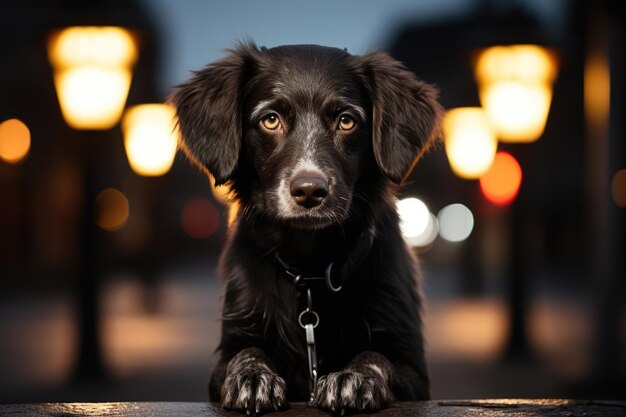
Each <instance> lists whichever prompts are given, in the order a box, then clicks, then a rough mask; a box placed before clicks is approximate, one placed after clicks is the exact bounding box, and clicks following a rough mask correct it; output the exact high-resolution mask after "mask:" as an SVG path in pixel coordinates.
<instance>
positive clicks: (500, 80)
mask: <svg viewBox="0 0 626 417" xmlns="http://www.w3.org/2000/svg"><path fill="white" fill-rule="evenodd" d="M474 72H475V77H476V80H477V82H478V90H479V91H478V92H479V96H480V102H481V104H482V106H483V108H484V109H485V111H486V112H487V116H488V117H489V121H490V122H491V125H492V126H493V128H494V129H495V131H496V133H497V135H498V137H499V139H500V140H501V141H502V142H533V141H535V140H537V139H539V137H540V136H541V134H542V133H543V130H544V128H545V125H546V120H547V118H548V112H549V110H550V103H551V101H552V84H553V82H554V80H555V78H556V73H557V60H556V55H555V54H554V52H552V51H551V50H549V49H547V48H544V47H541V46H538V45H509V46H493V47H489V48H486V49H484V50H482V51H481V52H480V54H479V56H478V59H477V61H476V66H475V68H474Z"/></svg>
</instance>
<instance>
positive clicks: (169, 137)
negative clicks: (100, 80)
mask: <svg viewBox="0 0 626 417" xmlns="http://www.w3.org/2000/svg"><path fill="white" fill-rule="evenodd" d="M175 116H176V111H175V109H174V108H173V106H171V105H169V104H156V103H153V104H140V105H136V106H132V107H130V108H128V109H127V110H126V112H125V113H124V116H123V118H122V131H123V133H124V149H125V150H126V157H127V158H128V163H129V165H130V167H131V169H132V170H133V172H134V173H135V174H137V175H138V176H139V177H142V187H141V189H142V191H143V196H142V197H143V201H144V202H145V204H146V206H147V207H148V210H147V212H148V213H149V215H148V216H147V217H148V219H149V220H148V221H150V222H151V227H150V228H149V230H151V231H155V230H158V228H159V227H160V222H159V221H157V219H156V217H157V216H156V214H155V213H156V212H157V211H158V210H159V209H160V207H161V205H160V204H158V202H157V198H158V195H160V194H161V193H159V192H158V188H159V187H160V186H161V184H162V182H161V178H159V177H162V176H163V175H165V174H166V173H167V172H168V171H169V170H170V168H171V167H172V164H173V163H174V157H175V156H176V150H177V141H178V129H177V126H176V119H175ZM158 242H159V239H155V238H152V237H148V238H147V239H146V241H145V243H144V245H143V248H144V249H143V250H144V252H143V253H142V256H141V259H142V263H141V270H142V271H141V275H142V278H143V281H144V283H145V286H144V288H145V292H144V297H143V301H144V303H143V304H144V308H145V309H146V310H147V311H149V312H154V311H156V309H157V308H158V297H157V296H158V292H157V286H156V284H157V275H158V272H157V271H158V266H157V265H158V262H159V256H158V246H157V245H158V244H159V243H158Z"/></svg>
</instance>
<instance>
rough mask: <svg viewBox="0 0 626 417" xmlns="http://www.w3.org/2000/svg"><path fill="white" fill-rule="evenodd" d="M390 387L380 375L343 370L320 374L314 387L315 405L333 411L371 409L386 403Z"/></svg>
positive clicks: (369, 410)
mask: <svg viewBox="0 0 626 417" xmlns="http://www.w3.org/2000/svg"><path fill="white" fill-rule="evenodd" d="M389 395H390V393H389V388H388V387H387V385H386V384H385V383H384V381H383V380H382V379H381V378H377V377H375V376H369V375H365V374H363V373H361V372H358V371H352V370H346V371H342V372H334V373H331V374H328V375H326V376H323V377H321V378H320V379H319V381H318V382H317V387H316V389H315V405H316V406H317V407H318V408H321V409H323V410H327V411H330V412H332V413H340V414H341V415H344V414H346V413H353V412H373V411H378V410H380V409H382V408H384V407H385V406H386V405H387V404H388V403H389Z"/></svg>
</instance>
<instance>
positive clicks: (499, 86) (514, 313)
mask: <svg viewBox="0 0 626 417" xmlns="http://www.w3.org/2000/svg"><path fill="white" fill-rule="evenodd" d="M556 75H557V58H556V54H555V53H554V52H553V51H552V50H550V49H548V48H544V47H542V46H539V45H529V44H517V45H506V46H492V47H489V48H485V49H483V50H481V51H480V53H479V54H478V58H477V60H476V63H475V67H474V76H475V78H476V81H477V83H478V91H479V97H480V101H481V105H482V107H483V108H484V109H485V112H486V114H487V117H488V119H489V121H490V124H491V126H492V128H493V129H494V131H495V132H496V134H497V136H498V138H499V140H500V141H502V142H507V143H530V142H534V141H536V140H538V139H539V138H540V137H541V135H542V134H543V131H544V129H545V126H546V121H547V119H548V113H549V111H550V104H551V101H552V86H553V83H554V80H555V78H556ZM499 156H500V158H499V159H498V161H499V162H500V164H502V163H504V162H506V160H507V159H512V157H511V156H510V155H508V158H507V157H506V156H505V155H504V154H503V155H499ZM512 160H513V161H515V160H514V159H512ZM513 165H516V163H514V164H513ZM518 170H519V182H517V183H516V185H515V187H514V191H515V192H514V193H512V194H511V197H510V198H506V199H503V200H501V201H502V202H503V203H498V202H496V203H495V204H501V205H506V204H512V206H513V207H512V218H511V230H510V242H511V245H510V251H511V255H510V260H509V270H508V271H507V272H508V279H509V286H508V292H507V298H508V305H509V309H510V320H509V323H510V328H509V337H508V342H507V346H506V354H507V355H508V356H509V357H522V358H523V357H526V356H528V355H529V353H530V349H529V346H528V337H527V334H526V310H527V305H528V296H529V294H528V291H529V289H528V283H527V277H526V273H527V265H526V264H527V259H526V253H525V252H526V250H527V249H526V248H525V246H524V239H523V233H524V225H523V219H524V216H525V213H524V212H523V209H522V207H521V205H520V204H519V202H518V203H517V204H513V203H514V200H515V198H516V194H517V190H519V188H520V187H521V169H520V167H519V166H517V167H516V169H513V170H511V172H512V173H511V174H507V175H506V176H507V177H508V178H507V179H509V180H516V181H517V172H518ZM500 176H502V175H500ZM488 182H490V180H489V179H488V178H484V179H482V178H481V187H482V190H483V193H485V195H486V196H487V198H488V199H490V201H499V200H498V198H494V197H495V195H489V192H488V191H487V188H486V186H487V184H488Z"/></svg>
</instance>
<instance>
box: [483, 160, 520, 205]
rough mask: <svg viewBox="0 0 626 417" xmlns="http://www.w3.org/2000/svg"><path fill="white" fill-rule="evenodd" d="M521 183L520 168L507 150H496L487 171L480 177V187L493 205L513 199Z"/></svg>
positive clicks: (510, 201)
mask: <svg viewBox="0 0 626 417" xmlns="http://www.w3.org/2000/svg"><path fill="white" fill-rule="evenodd" d="M521 184H522V168H521V167H520V165H519V163H518V162H517V160H516V159H515V158H514V157H513V156H512V155H511V154H509V153H507V152H498V153H497V154H496V156H495V158H494V160H493V164H492V165H491V168H489V171H487V173H485V174H484V175H483V176H482V177H480V189H481V190H482V192H483V194H484V196H485V197H486V198H487V200H489V201H490V202H492V203H493V204H495V205H498V206H506V205H507V204H510V203H512V202H513V200H515V197H517V193H518V192H519V188H520V185H521Z"/></svg>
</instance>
